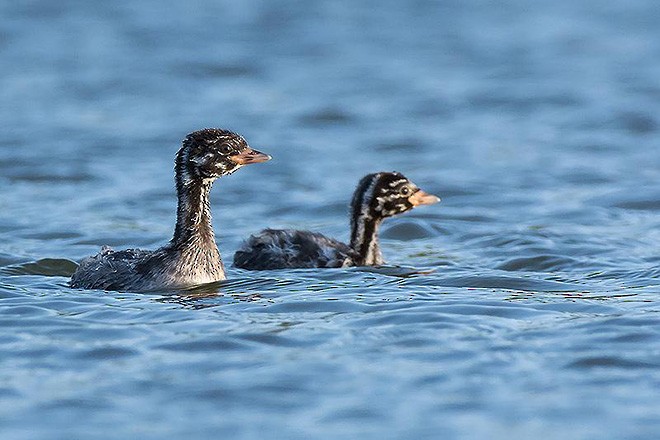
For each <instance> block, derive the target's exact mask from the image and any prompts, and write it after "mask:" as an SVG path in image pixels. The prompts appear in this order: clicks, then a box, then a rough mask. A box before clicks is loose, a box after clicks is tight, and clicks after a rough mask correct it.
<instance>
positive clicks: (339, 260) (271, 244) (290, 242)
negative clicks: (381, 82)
mask: <svg viewBox="0 0 660 440" xmlns="http://www.w3.org/2000/svg"><path fill="white" fill-rule="evenodd" d="M439 201H440V199H439V198H438V197H436V196H434V195H431V194H427V193H425V192H424V191H422V190H421V189H419V188H418V187H417V185H415V184H414V183H412V182H411V181H410V180H408V179H407V178H406V177H405V176H403V175H402V174H400V173H375V174H369V175H367V176H365V177H363V178H362V180H360V183H359V184H358V186H357V188H356V189H355V193H354V194H353V201H352V202H351V242H350V245H347V244H344V243H342V242H340V241H337V240H334V239H332V238H328V237H326V236H324V235H322V234H319V233H316V232H310V231H298V230H291V229H285V230H278V229H265V230H263V231H261V232H260V233H259V234H256V235H253V236H251V237H249V238H248V239H247V241H246V242H245V243H244V244H243V246H242V247H241V248H240V249H239V250H238V251H237V252H236V254H235V255H234V265H235V266H236V267H240V268H243V269H251V270H263V269H282V268H310V267H347V266H378V265H382V264H383V263H384V261H383V256H382V254H381V251H380V244H379V241H378V227H379V226H380V224H381V222H382V221H383V220H384V219H386V218H388V217H391V216H393V215H396V214H401V213H403V212H406V211H410V210H411V209H413V208H414V207H416V206H419V205H431V204H433V203H437V202H439Z"/></svg>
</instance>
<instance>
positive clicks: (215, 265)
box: [70, 128, 270, 291]
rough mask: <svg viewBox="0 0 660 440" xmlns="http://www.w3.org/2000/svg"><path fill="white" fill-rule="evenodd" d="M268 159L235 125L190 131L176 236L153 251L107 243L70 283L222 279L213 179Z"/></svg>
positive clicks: (180, 166) (116, 286)
mask: <svg viewBox="0 0 660 440" xmlns="http://www.w3.org/2000/svg"><path fill="white" fill-rule="evenodd" d="M269 159H270V156H268V155H267V154H264V153H260V152H259V151H256V150H253V149H252V148H250V146H249V145H248V144H247V142H246V141H245V139H243V137H242V136H240V135H238V134H236V133H232V132H231V131H227V130H221V129H217V128H208V129H205V130H199V131H196V132H194V133H190V134H189V135H188V136H186V138H185V139H184V140H183V145H182V146H181V149H179V151H178V153H177V154H176V160H175V165H174V170H175V174H176V179H175V180H176V192H177V198H178V206H177V216H176V227H175V229H174V237H172V240H170V242H169V243H168V244H166V245H165V246H163V247H161V248H159V249H156V250H155V251H147V250H142V249H127V250H122V251H113V250H112V249H110V248H109V247H104V248H103V249H102V250H101V252H100V253H99V254H97V255H95V256H92V257H87V258H85V259H84V260H83V261H82V262H81V263H80V266H79V267H78V269H77V270H76V272H75V273H74V274H73V276H72V277H71V282H70V285H71V287H77V288H83V289H104V290H129V291H145V290H153V289H160V288H176V287H186V286H191V285H196V284H203V283H209V282H213V281H219V280H224V279H225V270H224V266H223V264H222V260H221V259H220V252H219V251H218V247H217V245H216V243H215V236H214V234H213V227H212V225H211V209H210V205H209V191H210V190H211V185H212V184H213V181H215V179H217V178H218V177H220V176H224V175H227V174H231V173H233V172H234V171H236V170H238V169H239V168H240V167H242V166H243V165H247V164H251V163H258V162H265V161H267V160H269Z"/></svg>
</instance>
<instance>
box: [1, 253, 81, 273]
mask: <svg viewBox="0 0 660 440" xmlns="http://www.w3.org/2000/svg"><path fill="white" fill-rule="evenodd" d="M77 267H78V265H77V264H76V263H74V262H73V261H71V260H67V259H64V258H42V259H41V260H37V261H31V262H28V263H20V264H13V265H11V266H7V267H3V268H0V274H3V275H42V276H48V277H70V276H71V275H73V272H75V271H76V268H77Z"/></svg>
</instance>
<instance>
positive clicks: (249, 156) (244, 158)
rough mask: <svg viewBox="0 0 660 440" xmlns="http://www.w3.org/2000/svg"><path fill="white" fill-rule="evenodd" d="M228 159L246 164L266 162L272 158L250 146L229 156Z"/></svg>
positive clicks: (239, 163)
mask: <svg viewBox="0 0 660 440" xmlns="http://www.w3.org/2000/svg"><path fill="white" fill-rule="evenodd" d="M229 159H231V160H232V161H233V162H234V163H236V164H238V165H248V164H251V163H259V162H266V161H268V160H271V159H272V158H271V157H270V156H269V155H268V154H265V153H262V152H261V151H257V150H253V149H252V148H249V147H248V148H246V149H245V150H243V151H241V152H240V153H238V154H234V155H233V156H229Z"/></svg>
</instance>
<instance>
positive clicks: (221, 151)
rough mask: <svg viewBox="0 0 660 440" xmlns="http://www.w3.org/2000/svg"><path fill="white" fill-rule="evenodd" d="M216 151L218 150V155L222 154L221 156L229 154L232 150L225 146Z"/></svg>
mask: <svg viewBox="0 0 660 440" xmlns="http://www.w3.org/2000/svg"><path fill="white" fill-rule="evenodd" d="M218 150H220V153H222V154H229V153H231V152H232V151H233V149H232V148H231V147H230V146H229V145H227V144H222V145H220V147H219V148H218Z"/></svg>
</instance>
